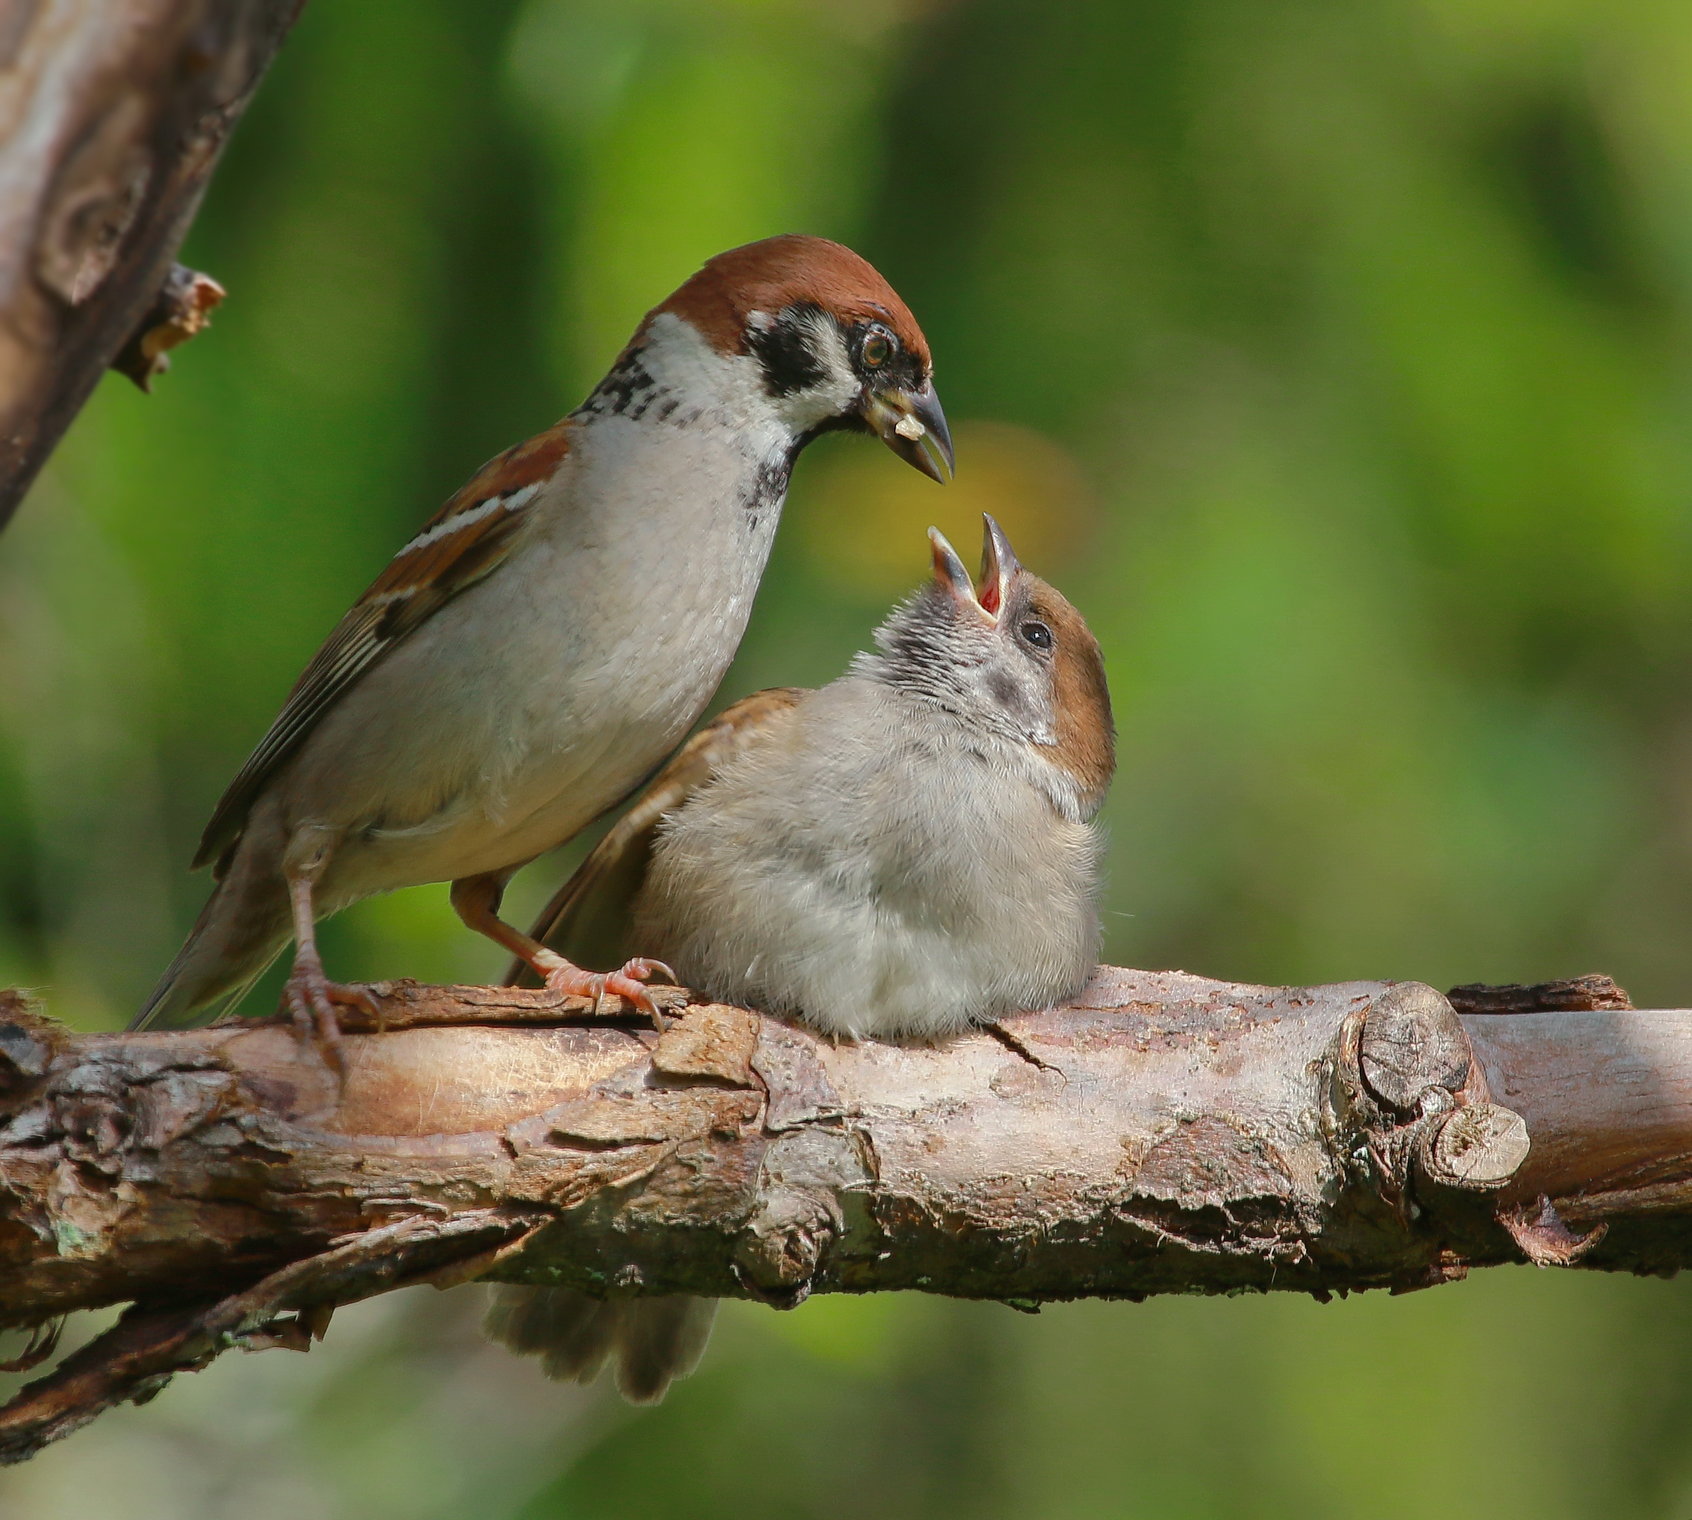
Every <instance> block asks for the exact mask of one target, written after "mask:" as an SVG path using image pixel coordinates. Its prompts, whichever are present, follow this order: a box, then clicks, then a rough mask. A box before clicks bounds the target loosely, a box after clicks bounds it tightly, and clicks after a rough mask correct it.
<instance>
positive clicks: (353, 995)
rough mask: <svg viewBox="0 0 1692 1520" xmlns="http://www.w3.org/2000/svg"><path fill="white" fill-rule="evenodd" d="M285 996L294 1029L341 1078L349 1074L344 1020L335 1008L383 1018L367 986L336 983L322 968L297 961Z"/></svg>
mask: <svg viewBox="0 0 1692 1520" xmlns="http://www.w3.org/2000/svg"><path fill="white" fill-rule="evenodd" d="M282 996H283V998H284V1000H285V1001H286V1002H287V1004H288V1012H289V1013H290V1014H292V1015H293V1019H294V1028H295V1031H296V1032H297V1033H298V1034H299V1036H300V1038H301V1039H302V1040H305V1041H307V1042H308V1043H309V1044H310V1045H311V1047H312V1049H313V1050H315V1051H316V1052H317V1054H318V1055H319V1057H321V1059H322V1061H323V1064H324V1065H326V1066H328V1067H329V1068H330V1069H331V1070H332V1071H333V1072H334V1073H335V1074H336V1075H337V1076H341V1077H344V1076H345V1075H346V1071H347V1066H346V1053H345V1051H344V1050H343V1049H342V1047H341V1021H340V1019H339V1017H338V1016H337V1015H336V1013H335V1006H336V1004H339V1005H340V1006H341V1007H343V1008H360V1009H363V1010H364V1012H366V1013H368V1014H369V1015H370V1016H371V1017H372V1018H380V1017H381V1009H380V1008H379V1007H378V1005H377V1002H376V999H375V998H374V997H372V996H371V995H370V993H369V992H367V991H366V990H365V989H364V988H363V987H355V986H351V985H349V984H347V983H345V982H332V981H330V980H329V978H328V977H327V976H325V975H324V974H323V968H322V967H321V966H313V965H311V964H309V963H307V964H305V965H301V964H300V963H299V962H297V961H296V962H295V964H294V969H293V971H292V972H291V973H290V974H289V977H288V981H287V984H286V985H285V986H284V988H283V990H282Z"/></svg>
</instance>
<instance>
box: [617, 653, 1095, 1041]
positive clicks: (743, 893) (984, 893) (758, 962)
mask: <svg viewBox="0 0 1692 1520" xmlns="http://www.w3.org/2000/svg"><path fill="white" fill-rule="evenodd" d="M912 716H913V715H912V713H911V711H910V710H909V709H908V708H907V707H905V706H903V705H902V704H901V703H900V702H899V701H897V700H896V699H890V698H889V696H888V694H887V693H885V691H884V690H883V689H882V688H880V687H878V686H877V685H876V684H875V683H873V682H869V681H863V680H856V679H853V678H848V679H846V680H843V681H840V682H836V683H835V684H834V685H833V686H830V687H827V688H824V690H823V691H822V692H819V693H816V694H814V696H813V697H811V698H809V699H807V701H806V702H805V703H803V704H801V706H800V707H799V708H798V709H796V710H795V712H794V714H793V715H792V720H791V722H790V723H789V724H788V725H786V726H785V728H784V729H783V731H781V732H780V733H779V734H778V736H777V737H776V739H775V740H773V741H772V742H770V743H769V744H767V745H765V746H762V747H761V748H760V749H759V750H756V751H754V752H753V753H751V754H749V755H747V756H745V757H743V759H742V760H741V761H740V762H739V763H737V764H735V765H733V766H731V767H729V768H728V770H727V771H726V773H725V774H724V775H723V776H721V777H720V778H719V779H718V780H717V782H716V783H714V784H713V785H712V786H711V787H709V788H707V789H706V790H704V791H703V792H701V793H700V794H699V795H698V796H697V797H696V798H695V799H694V800H693V801H692V802H691V803H690V804H689V805H687V806H686V807H684V808H683V809H681V810H680V811H679V812H678V813H677V814H676V815H674V816H673V817H672V819H671V820H670V822H669V824H668V826H667V829H666V832H665V834H664V836H663V838H662V839H661V840H660V842H659V845H658V847H657V850H656V852H655V857H654V862H653V868H652V872H651V874H650V877H649V881H648V885H647V888H646V891H645V892H644V894H643V896H642V899H641V904H640V907H639V910H638V913H637V918H638V920H639V922H638V930H639V932H640V934H641V938H642V944H643V947H644V946H646V945H647V944H649V943H650V944H654V945H656V947H657V948H656V949H655V950H652V951H650V952H649V953H655V954H660V955H662V956H663V957H664V958H666V959H668V960H670V961H671V963H672V964H673V965H674V966H675V967H676V969H677V971H678V973H679V974H680V975H681V976H682V977H683V979H684V980H686V981H689V982H690V983H691V984H692V985H696V986H699V987H701V988H702V989H703V990H705V991H708V992H709V993H710V994H711V995H713V996H716V997H722V998H726V999H731V1000H735V1001H742V1002H749V1003H751V1004H753V1005H754V1006H761V1007H764V1008H766V1009H768V1010H770V1011H772V1012H782V1013H788V1014H794V1015H797V1016H798V1017H800V1018H802V1019H804V1020H806V1021H807V1022H809V1023H811V1024H813V1025H815V1026H816V1027H818V1028H820V1029H823V1030H825V1031H828V1032H830V1033H835V1034H847V1035H884V1036H899V1035H933V1034H940V1033H945V1032H947V1031H950V1030H955V1029H958V1028H961V1027H964V1026H965V1025H967V1024H968V1023H970V1022H971V1021H974V1020H979V1019H982V1018H989V1017H992V1016H995V1015H996V1014H1000V1013H1004V1012H1007V1011H1009V1010H1011V1009H1013V1008H1019V1007H1026V1006H1035V1007H1039V1006H1045V1005H1047V1004H1049V1003H1051V1002H1053V1001H1055V1000H1057V999H1059V998H1061V997H1063V996H1065V995H1067V994H1068V993H1069V992H1072V991H1073V990H1075V988H1076V987H1077V986H1079V984H1080V983H1081V981H1083V980H1084V979H1085V977H1086V975H1087V972H1088V971H1089V970H1090V969H1091V966H1092V963H1093V959H1094V957H1095V955H1096V950H1097V937H1098V931H1097V917H1096V913H1095V910H1094V905H1093V892H1094V882H1095V879H1096V841H1095V836H1094V834H1093V831H1092V829H1091V828H1090V827H1089V826H1087V825H1085V824H1078V823H1074V822H1071V821H1068V820H1065V819H1063V818H1061V817H1059V816H1058V814H1057V813H1056V811H1055V809H1054V808H1053V807H1052V806H1051V804H1050V802H1049V800H1048V799H1047V797H1046V796H1045V795H1044V793H1042V791H1041V790H1040V789H1039V788H1038V787H1037V786H1035V785H1034V784H1032V782H1031V781H1030V780H1029V778H1028V775H1027V774H1026V772H1025V771H1024V770H1019V769H1018V767H1017V766H1016V765H1015V764H1013V763H1010V762H1009V761H1008V760H1007V757H1006V756H1004V755H1002V754H995V752H994V751H993V750H992V749H991V748H986V749H984V748H983V747H982V746H980V745H979V744H976V743H974V742H972V741H971V740H970V737H969V735H968V734H967V733H964V732H962V731H961V730H958V729H956V728H955V727H949V726H947V725H946V724H944V723H940V722H936V723H935V724H934V725H933V726H932V727H926V726H924V725H921V724H916V725H913V722H912ZM925 716H928V717H930V718H932V717H933V715H932V714H927V715H925Z"/></svg>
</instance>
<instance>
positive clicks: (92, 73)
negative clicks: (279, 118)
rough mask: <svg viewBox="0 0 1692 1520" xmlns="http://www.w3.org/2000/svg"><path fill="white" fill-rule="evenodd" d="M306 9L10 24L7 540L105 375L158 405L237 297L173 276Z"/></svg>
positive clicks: (2, 274)
mask: <svg viewBox="0 0 1692 1520" xmlns="http://www.w3.org/2000/svg"><path fill="white" fill-rule="evenodd" d="M303 3H304V0H10V3H9V4H8V5H6V6H3V7H0V526H3V525H4V524H5V522H6V520H7V519H8V518H9V517H10V516H11V514H12V512H13V510H14V509H15V508H16V506H17V504H18V502H19V500H20V499H21V498H22V496H23V494H24V492H25V490H27V489H28V487H29V484H30V482H31V481H32V480H34V478H35V475H36V472H37V471H38V470H39V469H40V468H41V466H42V464H43V463H44V462H45V460H46V458H47V456H48V455H49V454H50V453H51V452H52V451H53V447H54V445H55V444H57V443H58V441H59V438H60V436H61V435H62V434H63V433H64V431H65V429H66V428H67V427H68V426H69V425H70V422H71V419H72V418H73V417H75V416H76V414H77V412H78V411H80V410H81V408H82V405H83V403H84V402H85V401H86V400H87V399H88V396H89V394H90V393H91V392H92V391H93V389H94V386H95V384H96V383H97V382H98V381H99V379H100V376H101V374H102V373H104V371H105V370H106V368H107V367H108V366H109V365H112V364H114V363H119V365H120V367H121V368H122V369H123V371H124V372H125V373H126V374H129V375H130V376H131V377H132V378H134V379H135V380H136V381H137V383H138V384H140V385H141V386H142V388H143V389H145V388H147V386H148V384H149V382H150V380H151V377H152V376H153V375H154V374H156V373H157V372H158V371H159V370H160V369H162V368H164V366H165V363H166V361H165V359H164V350H165V349H166V348H169V347H171V346H173V345H174V344H176V343H179V342H181V341H182V340H183V339H184V338H187V337H190V336H192V335H193V333H195V332H197V331H198V330H199V329H200V328H201V327H202V326H204V325H205V318H206V314H207V312H208V311H209V310H210V308H211V307H212V306H213V305H215V304H216V303H217V301H218V300H220V299H221V298H222V295H223V292H222V290H221V289H219V288H218V286H217V284H216V282H215V281H212V280H209V279H208V278H207V277H206V276H204V275H196V274H194V273H193V272H192V271H190V270H173V266H172V262H171V261H172V259H173V258H174V257H175V254H176V250H177V248H178V246H179V245H180V244H181V242H182V238H183V235H184V234H185V233H186V232H187V230H188V225H189V223H190V222H191V221H192V220H193V217H194V213H195V211H196V210H197V209H198V208H199V204H200V197H201V195H202V194H203V193H204V191H205V188H206V185H207V183H208V181H209V180H210V178H211V174H212V170H213V168H214V167H215V166H216V164H217V160H218V155H219V154H220V153H221V152H222V150H223V145H224V143H225V142H226V141H227V140H228V137H229V134H230V132H231V131H232V130H233V129H234V126H235V123H236V122H237V121H238V120H239V119H240V116H241V113H242V112H243V111H244V110H245V109H246V106H247V102H248V101H249V100H250V99H251V97H252V94H253V91H254V90H255V89H256V88H257V87H258V82H259V80H260V79H261V78H262V77H263V74H264V71H265V69H266V68H267V67H268V66H269V64H270V60H271V59H272V58H273V57H274V56H275V53H276V50H277V48H278V47H280V46H281V43H282V38H283V37H284V35H285V34H286V33H287V30H288V28H289V26H291V25H292V23H293V21H294V18H295V16H296V15H297V14H298V13H299V10H300V7H301V5H302V4H303ZM120 361H121V362H120Z"/></svg>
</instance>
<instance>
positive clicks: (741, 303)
mask: <svg viewBox="0 0 1692 1520" xmlns="http://www.w3.org/2000/svg"><path fill="white" fill-rule="evenodd" d="M657 312H667V313H670V314H671V315H673V316H676V317H680V318H681V319H682V320H684V321H686V322H687V323H688V324H689V325H690V326H692V327H693V328H694V329H695V330H696V331H698V332H699V333H700V334H701V335H702V336H704V338H705V339H706V340H707V341H708V342H709V343H710V344H711V345H712V347H713V348H715V349H716V350H717V351H718V352H719V353H722V354H725V355H751V356H753V357H754V358H756V359H757V361H758V363H759V365H760V366H761V368H762V370H763V376H764V386H765V389H766V390H767V391H768V392H769V393H770V395H771V396H772V397H774V398H776V399H777V400H778V401H780V402H783V403H785V404H787V405H788V406H790V407H791V408H792V409H793V411H794V412H795V414H796V415H799V416H802V417H803V418H804V422H803V425H802V427H801V435H802V438H804V439H809V438H810V437H813V436H815V434H817V433H819V432H825V431H827V430H829V429H830V428H839V427H857V428H864V429H867V430H868V431H870V432H873V433H875V434H876V435H877V436H878V437H880V438H881V440H882V441H883V442H884V443H885V444H887V446H888V447H889V448H890V449H892V450H893V452H894V453H895V454H897V455H899V457H900V458H901V459H903V460H905V461H906V462H907V463H909V464H912V465H914V466H915V467H916V468H917V469H919V470H921V471H922V472H923V473H924V474H925V475H929V476H931V477H932V478H933V479H935V480H939V481H945V480H948V479H950V478H951V475H952V469H953V454H952V439H951V433H950V431H949V430H948V428H947V426H946V416H945V413H944V412H943V411H942V410H941V408H940V402H939V399H938V398H937V397H936V396H935V394H934V384H933V361H932V359H931V357H930V355H929V351H928V340H927V339H926V338H924V337H923V335H922V329H921V328H920V327H918V326H917V322H916V318H915V317H913V316H912V315H911V313H910V309H909V308H908V307H907V306H906V305H905V303H904V302H903V301H902V300H900V299H899V295H898V292H897V291H895V290H894V289H893V287H892V286H891V285H889V284H888V283H887V281H886V280H885V279H883V278H882V277H881V275H880V274H879V273H878V272H877V271H876V269H875V268H874V266H873V265H871V264H870V263H869V262H868V261H867V260H865V259H863V258H860V257H859V256H858V255H857V254H855V253H853V252H852V250H851V249H850V248H846V247H843V246H842V245H841V244H839V243H834V242H830V241H829V240H828V239H827V238H819V237H807V236H803V235H800V234H796V233H790V234H784V235H783V236H780V237H772V238H765V239H764V240H763V241H761V242H757V243H747V244H746V245H744V246H743V247H740V248H731V249H729V250H728V252H726V253H720V254H718V255H717V256H716V257H715V258H714V259H712V260H710V261H709V262H708V263H707V264H706V265H705V267H704V268H703V269H701V270H700V271H699V273H698V274H696V275H694V276H693V278H692V279H690V280H688V281H687V282H686V284H684V285H683V286H682V287H681V288H680V289H679V290H677V291H676V293H675V294H674V295H672V296H671V297H670V298H669V300H667V301H665V302H664V304H663V305H662V306H660V307H658V308H657ZM654 315H656V312H655V313H654Z"/></svg>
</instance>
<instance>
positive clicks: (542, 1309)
mask: <svg viewBox="0 0 1692 1520" xmlns="http://www.w3.org/2000/svg"><path fill="white" fill-rule="evenodd" d="M716 1314H717V1301H716V1299H714V1298H690V1297H688V1296H686V1295H684V1294H676V1295H673V1296H671V1297H668V1298H642V1299H603V1298H593V1297H591V1296H590V1295H589V1294H586V1293H578V1292H576V1291H575V1290H574V1289H572V1288H526V1287H507V1288H497V1289H495V1292H494V1301H493V1306H492V1308H490V1309H489V1311H488V1317H487V1321H486V1324H485V1329H486V1330H487V1332H488V1334H489V1335H490V1336H492V1337H493V1339H494V1340H496V1341H498V1342H499V1343H500V1344H501V1345H503V1346H506V1347H508V1348H509V1349H510V1350H512V1351H515V1352H517V1353H518V1354H519V1355H522V1356H535V1357H539V1358H540V1364H541V1370H542V1371H544V1372H545V1373H546V1375H547V1376H548V1377H549V1378H556V1379H557V1380H558V1381H560V1382H576V1383H591V1382H592V1381H593V1380H594V1379H595V1378H596V1377H598V1376H599V1374H600V1372H601V1371H602V1370H603V1369H604V1367H605V1364H606V1362H607V1361H609V1362H611V1363H612V1364H613V1371H614V1374H615V1376H616V1380H617V1391H618V1392H619V1393H621V1394H622V1395H623V1397H624V1398H625V1399H627V1400H628V1401H629V1402H630V1403H631V1404H656V1403H657V1402H658V1401H659V1400H660V1399H662V1398H663V1397H664V1394H665V1393H666V1391H668V1389H669V1386H670V1384H671V1383H672V1382H674V1381H675V1380H676V1379H677V1378H682V1377H686V1376H687V1375H688V1373H690V1372H692V1371H693V1370H694V1368H695V1367H697V1366H698V1365H699V1359H700V1357H702V1356H703V1355H704V1354H705V1346H706V1343H707V1342H708V1341H709V1340H710V1338H711V1322H712V1321H713V1320H714V1319H715V1318H716Z"/></svg>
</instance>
